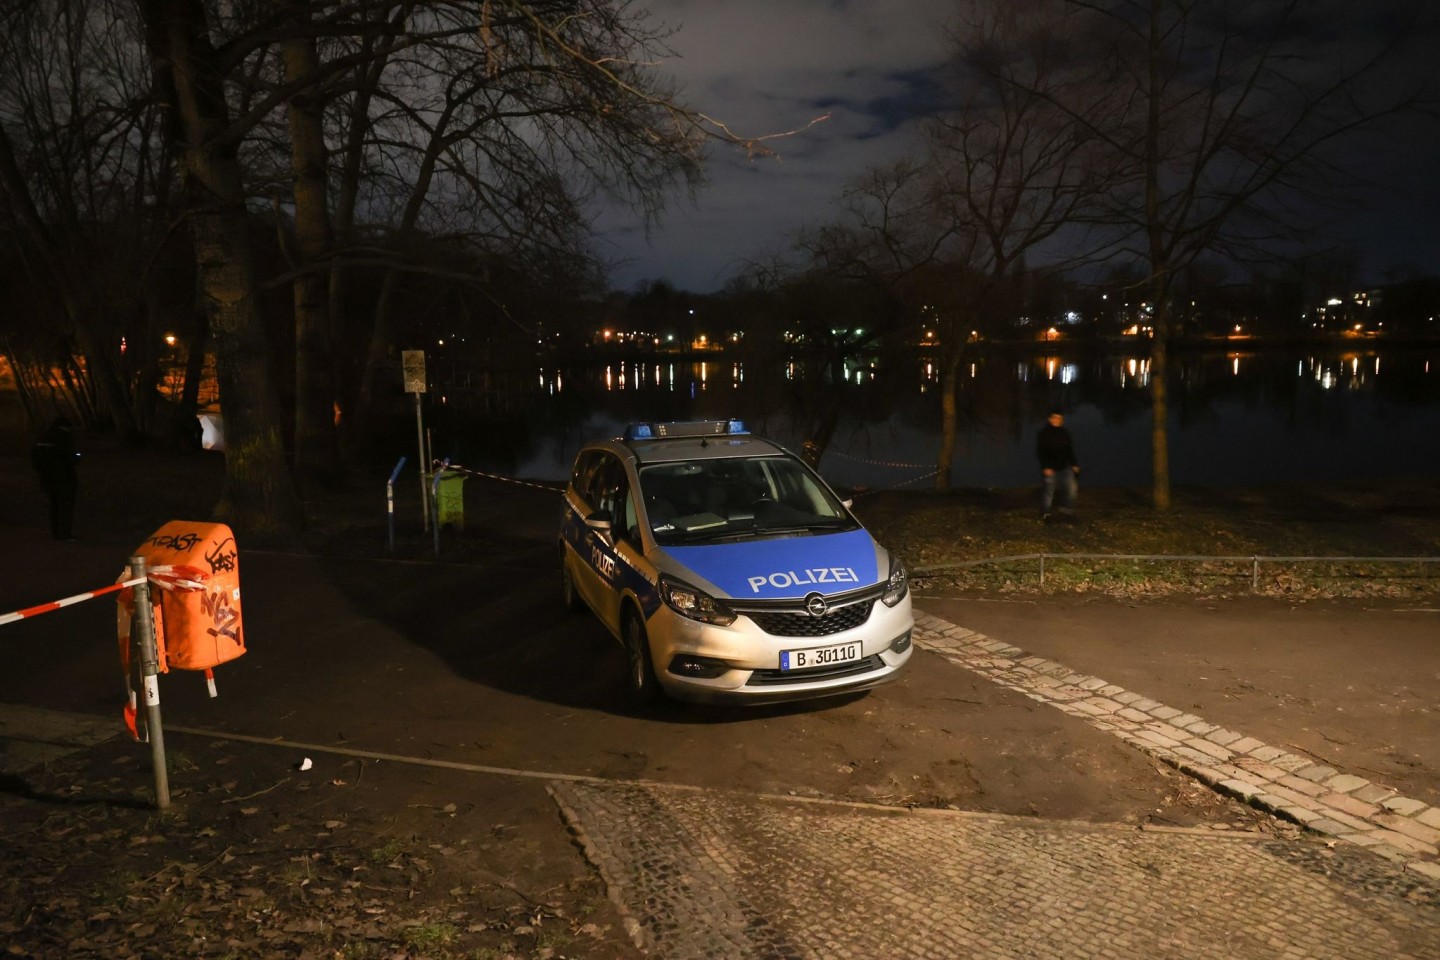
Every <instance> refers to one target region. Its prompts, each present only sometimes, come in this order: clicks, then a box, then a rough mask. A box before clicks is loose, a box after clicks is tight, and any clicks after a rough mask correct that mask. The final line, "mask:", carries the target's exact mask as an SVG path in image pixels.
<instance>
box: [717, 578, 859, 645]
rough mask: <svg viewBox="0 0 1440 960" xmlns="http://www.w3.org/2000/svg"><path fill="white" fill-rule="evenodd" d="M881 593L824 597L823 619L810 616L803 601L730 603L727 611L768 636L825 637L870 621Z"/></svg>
mask: <svg viewBox="0 0 1440 960" xmlns="http://www.w3.org/2000/svg"><path fill="white" fill-rule="evenodd" d="M881 592H882V591H881V590H877V589H875V588H874V587H869V588H866V589H864V590H857V591H855V592H854V593H847V594H840V595H838V596H834V597H826V600H827V601H829V603H830V609H829V610H828V611H826V613H825V615H824V616H820V617H812V616H810V614H809V613H807V612H806V610H805V602H804V601H803V600H785V601H782V602H778V603H777V602H773V601H772V602H768V603H767V602H760V601H751V602H750V603H733V602H732V603H731V609H732V610H734V611H735V612H736V613H743V614H745V616H747V617H749V618H750V619H751V620H753V621H755V625H756V626H757V627H759V628H760V629H761V630H764V631H765V632H766V633H768V634H770V635H771V636H772V637H828V636H830V635H831V634H836V633H842V632H844V631H846V630H851V629H854V628H855V627H858V626H860V624H862V623H864V622H865V621H866V620H869V619H870V610H871V609H872V608H873V607H874V606H875V601H876V599H878V598H879V596H880V594H881Z"/></svg>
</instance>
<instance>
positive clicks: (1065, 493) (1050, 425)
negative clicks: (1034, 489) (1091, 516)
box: [1035, 410, 1080, 523]
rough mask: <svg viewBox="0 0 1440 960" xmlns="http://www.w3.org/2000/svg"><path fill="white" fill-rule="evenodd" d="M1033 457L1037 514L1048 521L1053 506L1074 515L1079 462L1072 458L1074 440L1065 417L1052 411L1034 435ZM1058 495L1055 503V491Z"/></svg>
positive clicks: (1064, 515)
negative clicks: (1037, 463) (1036, 475)
mask: <svg viewBox="0 0 1440 960" xmlns="http://www.w3.org/2000/svg"><path fill="white" fill-rule="evenodd" d="M1035 456H1036V458H1037V459H1039V461H1040V484H1041V487H1040V515H1041V517H1042V518H1043V519H1044V520H1045V521H1046V522H1047V523H1048V522H1049V521H1050V519H1051V512H1050V511H1051V509H1052V508H1054V509H1055V510H1056V511H1057V512H1058V513H1059V515H1060V516H1061V517H1062V518H1064V519H1067V520H1068V519H1072V518H1073V517H1074V516H1075V497H1076V494H1077V492H1078V490H1079V482H1078V478H1079V476H1080V464H1079V463H1078V462H1077V461H1076V459H1075V441H1074V440H1073V439H1072V438H1071V436H1070V431H1069V430H1067V429H1066V428H1065V416H1064V414H1062V413H1060V412H1059V411H1058V410H1057V411H1052V412H1051V414H1050V415H1049V416H1048V417H1047V418H1046V423H1045V426H1043V427H1041V428H1040V432H1039V434H1037V435H1036V437H1035ZM1057 493H1058V494H1059V497H1058V501H1059V502H1058V503H1057V502H1056V501H1057V497H1056V494H1057Z"/></svg>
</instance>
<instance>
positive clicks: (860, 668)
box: [745, 654, 885, 687]
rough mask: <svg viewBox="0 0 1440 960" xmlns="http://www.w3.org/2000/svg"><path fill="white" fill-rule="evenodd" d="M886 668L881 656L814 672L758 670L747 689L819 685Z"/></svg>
mask: <svg viewBox="0 0 1440 960" xmlns="http://www.w3.org/2000/svg"><path fill="white" fill-rule="evenodd" d="M883 666H885V661H884V660H881V659H880V656H879V654H876V655H875V656H870V657H866V658H865V659H864V660H855V661H852V662H850V663H840V664H836V665H835V666H833V667H816V668H815V669H813V670H756V671H754V672H753V673H751V674H750V679H749V681H748V682H747V683H746V684H745V685H746V686H747V687H774V686H780V685H782V684H791V683H818V682H820V681H822V680H838V679H840V678H842V677H857V676H859V675H861V674H863V673H871V672H872V671H875V670H879V669H880V668H881V667H883Z"/></svg>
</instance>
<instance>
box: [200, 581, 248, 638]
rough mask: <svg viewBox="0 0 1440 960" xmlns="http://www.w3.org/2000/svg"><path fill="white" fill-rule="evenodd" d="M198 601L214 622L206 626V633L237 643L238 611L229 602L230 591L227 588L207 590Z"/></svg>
mask: <svg viewBox="0 0 1440 960" xmlns="http://www.w3.org/2000/svg"><path fill="white" fill-rule="evenodd" d="M200 602H201V605H202V606H203V607H204V608H205V612H206V613H208V614H209V615H210V620H211V622H212V623H213V624H214V626H211V627H209V628H207V630H206V633H208V634H210V636H212V637H228V638H230V639H231V640H233V641H235V642H236V643H239V642H240V636H239V633H238V632H237V627H238V626H239V623H240V613H239V611H238V610H236V609H235V608H234V607H233V606H231V604H230V591H229V590H228V589H227V590H207V591H205V595H204V596H203V597H201V598H200Z"/></svg>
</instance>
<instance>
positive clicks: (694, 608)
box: [660, 577, 735, 627]
mask: <svg viewBox="0 0 1440 960" xmlns="http://www.w3.org/2000/svg"><path fill="white" fill-rule="evenodd" d="M660 598H661V599H662V600H664V601H665V603H666V604H667V605H668V606H669V607H670V609H671V610H674V611H675V612H676V613H678V614H680V615H681V616H682V617H689V618H690V619H691V620H699V621H700V622H701V623H713V624H715V625H716V626H720V627H728V626H730V624H732V623H734V622H735V614H734V613H733V612H731V610H730V608H729V607H727V606H725V604H723V603H721V602H720V601H719V600H716V599H715V598H714V597H712V596H710V594H708V593H706V592H704V591H703V590H696V589H695V588H694V587H692V586H690V585H689V584H688V583H682V582H681V581H679V580H671V579H669V578H667V577H661V578H660Z"/></svg>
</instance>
